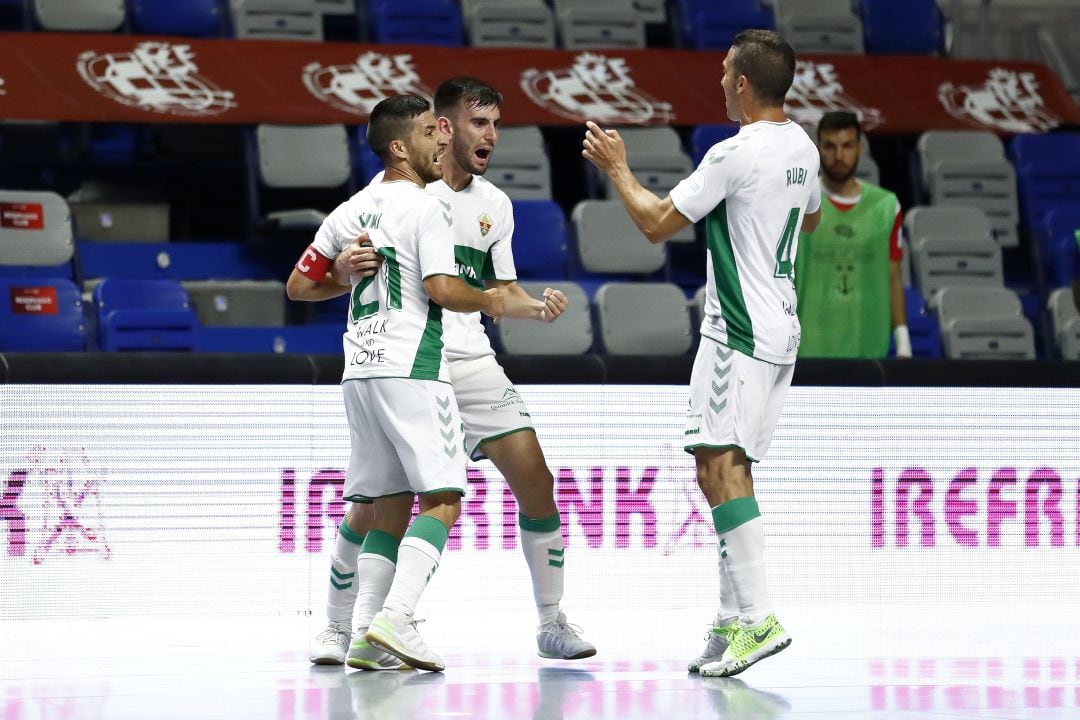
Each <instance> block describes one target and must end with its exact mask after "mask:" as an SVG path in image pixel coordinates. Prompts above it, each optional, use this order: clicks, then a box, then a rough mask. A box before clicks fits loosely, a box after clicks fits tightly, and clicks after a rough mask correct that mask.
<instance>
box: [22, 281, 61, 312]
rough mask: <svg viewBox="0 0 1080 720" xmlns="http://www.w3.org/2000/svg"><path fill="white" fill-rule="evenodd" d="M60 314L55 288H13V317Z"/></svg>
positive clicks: (46, 286)
mask: <svg viewBox="0 0 1080 720" xmlns="http://www.w3.org/2000/svg"><path fill="white" fill-rule="evenodd" d="M58 313H59V309H58V307H57V303H56V288H55V287H53V286H51V285H44V286H41V287H13V288H11V314H12V315H56V314H58Z"/></svg>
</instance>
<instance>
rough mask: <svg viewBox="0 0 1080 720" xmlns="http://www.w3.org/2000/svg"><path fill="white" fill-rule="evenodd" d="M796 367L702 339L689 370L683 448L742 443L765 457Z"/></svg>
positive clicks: (752, 455)
mask: <svg viewBox="0 0 1080 720" xmlns="http://www.w3.org/2000/svg"><path fill="white" fill-rule="evenodd" d="M794 371H795V365H793V364H792V365H773V364H772V363H768V362H765V361H764V360H758V359H756V358H753V357H750V356H749V355H745V354H743V353H741V352H739V351H737V350H733V349H731V348H729V347H728V346H726V345H722V344H721V343H718V342H716V341H715V340H713V339H711V338H708V337H705V336H704V335H703V336H702V337H701V344H700V345H699V346H698V351H697V356H696V357H695V358H694V369H693V370H692V371H691V373H690V407H689V409H688V410H687V411H686V432H685V433H684V434H683V443H684V445H683V448H684V449H685V450H686V451H687V452H689V453H692V452H694V449H695V448H699V447H711V448H725V447H739V448H742V450H743V451H744V452H745V453H746V457H747V459H749V460H750V461H751V462H757V461H759V460H761V458H763V457H765V452H766V451H767V450H768V449H769V444H770V443H771V442H772V436H773V430H775V429H776V422H777V420H779V419H780V411H781V410H783V408H784V399H785V398H786V397H787V391H788V388H789V387H791V376H792V375H793V374H794Z"/></svg>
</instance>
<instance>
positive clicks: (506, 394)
mask: <svg viewBox="0 0 1080 720" xmlns="http://www.w3.org/2000/svg"><path fill="white" fill-rule="evenodd" d="M521 404H523V401H522V399H521V395H519V394H518V391H517V390H515V389H514V388H512V387H508V388H506V389H505V390H503V396H502V400H500V401H499V402H497V403H495V404H494V405H491V406H489V407H490V408H491V409H492V410H502V409H503V408H507V407H510V406H511V405H521ZM519 412H520V411H519ZM522 414H523V415H524V416H525V417H528V416H529V415H528V413H522Z"/></svg>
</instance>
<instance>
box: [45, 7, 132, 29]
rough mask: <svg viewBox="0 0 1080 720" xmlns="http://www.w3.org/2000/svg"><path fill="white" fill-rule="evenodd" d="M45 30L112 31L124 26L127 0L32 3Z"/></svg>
mask: <svg viewBox="0 0 1080 720" xmlns="http://www.w3.org/2000/svg"><path fill="white" fill-rule="evenodd" d="M33 6H34V17H35V18H36V19H37V23H38V25H40V26H41V29H42V30H51V31H62V32H69V31H84V32H112V31H114V30H119V29H121V28H122V27H123V25H124V19H125V18H124V0H79V2H77V3H76V2H72V1H71V0H33Z"/></svg>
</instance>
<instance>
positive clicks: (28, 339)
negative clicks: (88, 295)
mask: <svg viewBox="0 0 1080 720" xmlns="http://www.w3.org/2000/svg"><path fill="white" fill-rule="evenodd" d="M85 349H86V334H85V327H84V325H83V311H82V299H81V295H80V293H79V289H78V288H77V287H76V286H75V283H73V282H71V281H70V280H67V279H65V278H0V350H6V351H15V352H35V351H36V352H75V351H79V350H85Z"/></svg>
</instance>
